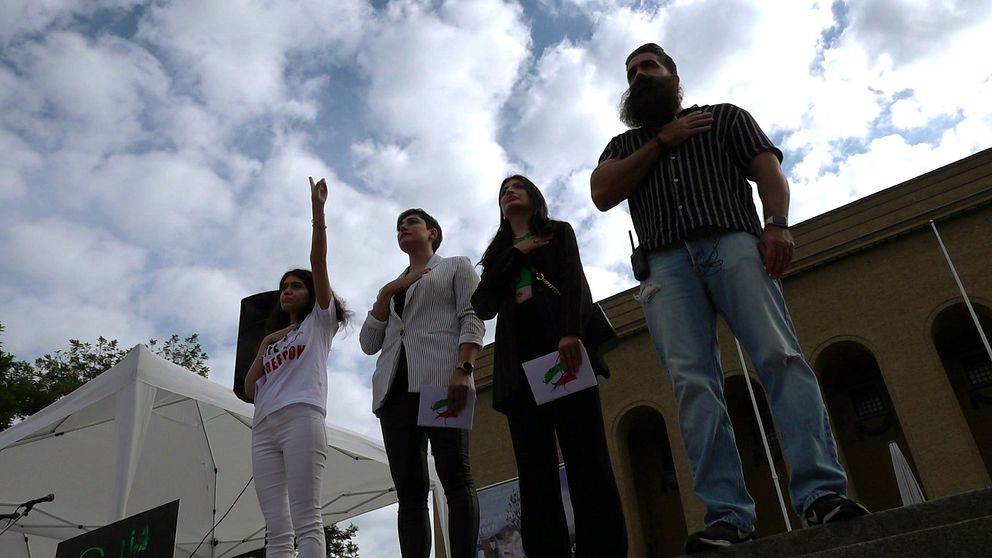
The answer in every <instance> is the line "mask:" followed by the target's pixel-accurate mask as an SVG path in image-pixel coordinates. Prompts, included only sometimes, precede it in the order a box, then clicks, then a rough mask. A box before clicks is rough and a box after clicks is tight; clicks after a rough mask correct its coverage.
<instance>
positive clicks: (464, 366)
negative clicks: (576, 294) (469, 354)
mask: <svg viewBox="0 0 992 558" xmlns="http://www.w3.org/2000/svg"><path fill="white" fill-rule="evenodd" d="M458 368H460V369H461V370H462V371H463V372H465V373H466V374H468V375H469V376H471V375H472V371H473V370H475V365H474V364H472V363H471V362H469V361H467V360H466V361H464V362H459V363H458Z"/></svg>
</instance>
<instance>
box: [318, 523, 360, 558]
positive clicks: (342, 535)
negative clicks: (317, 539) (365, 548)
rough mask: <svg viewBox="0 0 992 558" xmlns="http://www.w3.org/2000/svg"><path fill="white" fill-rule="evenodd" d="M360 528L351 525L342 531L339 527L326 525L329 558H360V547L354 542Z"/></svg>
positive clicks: (325, 536)
mask: <svg viewBox="0 0 992 558" xmlns="http://www.w3.org/2000/svg"><path fill="white" fill-rule="evenodd" d="M356 533H358V526H357V525H355V524H354V523H349V524H348V527H347V528H345V529H341V528H340V527H338V526H337V525H324V539H325V541H326V542H327V558H359V556H358V545H357V544H355V542H354V537H355V534H356Z"/></svg>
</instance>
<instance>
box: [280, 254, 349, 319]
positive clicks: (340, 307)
mask: <svg viewBox="0 0 992 558" xmlns="http://www.w3.org/2000/svg"><path fill="white" fill-rule="evenodd" d="M290 275H292V276H294V277H299V279H300V281H303V284H304V285H305V286H306V288H307V292H308V293H310V302H309V304H307V309H306V311H305V312H303V314H302V315H301V316H300V323H302V322H303V320H305V319H306V317H307V316H309V315H310V312H311V311H313V308H314V306H316V305H317V289H316V287H314V285H313V272H311V271H310V270H308V269H291V270H289V271H287V272H286V273H283V274H282V278H281V279H279V291H280V292H281V291H282V284H283V282H285V281H286V278H287V277H289V276H290ZM331 297H333V298H334V319H335V320H336V321H337V322H338V327H344V326H346V325H348V323H349V322H350V321H351V315H352V313H351V311H349V310H348V308H347V307H346V306H345V304H344V301H343V300H341V299H340V298H338V297H337V295H335V294H334V292H333V291H331ZM289 320H290V315H289V312H286V311H284V310H283V309H282V306H281V305H280V304H279V299H276V304H275V306H273V307H272V312H271V313H269V317H268V319H266V321H265V333H266V334H269V333H272V332H273V331H278V330H280V329H282V328H284V327H286V326H288V325H289Z"/></svg>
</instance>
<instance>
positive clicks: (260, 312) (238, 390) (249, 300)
mask: <svg viewBox="0 0 992 558" xmlns="http://www.w3.org/2000/svg"><path fill="white" fill-rule="evenodd" d="M278 302H279V291H267V292H264V293H258V294H254V295H251V296H249V297H246V298H243V299H241V319H240V321H239V322H238V352H237V355H236V356H235V359H234V394H235V395H237V396H238V399H240V400H242V401H247V402H248V403H253V401H252V400H251V399H249V398H248V396H247V395H245V378H246V377H247V376H248V369H250V368H251V363H252V362H254V360H255V357H256V356H257V355H258V345H259V344H260V343H261V342H262V339H263V338H264V337H265V321H266V320H267V319H268V318H269V314H271V313H272V309H273V308H274V307H275V305H276V304H278Z"/></svg>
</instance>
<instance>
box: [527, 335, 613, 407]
mask: <svg viewBox="0 0 992 558" xmlns="http://www.w3.org/2000/svg"><path fill="white" fill-rule="evenodd" d="M523 366H524V374H525V375H526V376H527V383H529V384H530V389H531V391H532V392H534V401H536V402H537V404H538V405H543V404H545V403H547V402H548V401H554V400H555V399H560V398H562V397H565V396H566V395H570V394H572V393H575V392H577V391H582V390H584V389H586V388H591V387H593V386H595V385H596V373H595V372H593V370H592V363H590V362H589V353H587V352H586V348H585V346H584V345H583V346H582V364H581V365H579V369H578V370H575V371H572V372H566V371H565V370H564V369H563V368H562V367H561V359H560V357H559V354H558V351H553V352H550V353H548V354H546V355H544V356H539V357H537V358H535V359H533V360H528V361H527V362H525V363H524V364H523Z"/></svg>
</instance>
